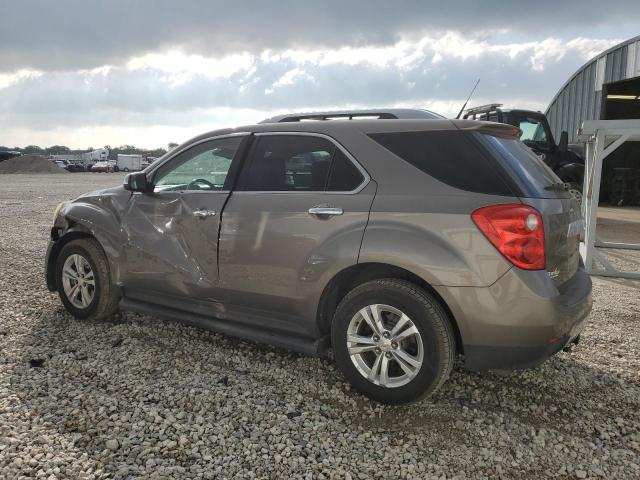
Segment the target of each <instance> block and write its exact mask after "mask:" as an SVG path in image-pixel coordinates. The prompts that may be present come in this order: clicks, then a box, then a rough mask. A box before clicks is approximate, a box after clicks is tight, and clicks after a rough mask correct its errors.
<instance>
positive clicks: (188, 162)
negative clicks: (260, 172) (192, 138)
mask: <svg viewBox="0 0 640 480" xmlns="http://www.w3.org/2000/svg"><path fill="white" fill-rule="evenodd" d="M242 140H243V138H242V137H229V138H220V139H217V140H211V141H210V142H205V143H202V144H200V145H196V146H194V147H192V148H190V149H188V150H186V151H185V152H182V153H180V154H179V155H178V156H177V157H175V158H174V159H172V160H171V161H170V162H169V163H168V164H167V165H165V166H163V167H161V168H160V169H159V171H158V174H157V175H156V177H155V181H154V184H155V187H154V191H155V192H162V191H176V190H223V189H225V184H226V180H227V174H228V173H229V169H230V168H231V162H232V160H233V157H234V156H235V154H236V152H237V151H238V148H239V147H240V143H241V142H242Z"/></svg>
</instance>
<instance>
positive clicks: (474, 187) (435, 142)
mask: <svg viewBox="0 0 640 480" xmlns="http://www.w3.org/2000/svg"><path fill="white" fill-rule="evenodd" d="M369 136H370V137H371V138H372V139H373V140H375V141H376V142H378V143H379V144H380V145H382V146H383V147H384V148H386V149H387V150H389V151H390V152H391V153H394V154H395V155H397V156H398V157H400V158H401V159H402V160H404V161H405V162H407V163H409V164H411V165H413V166H414V167H416V168H417V169H418V170H421V171H422V172H424V173H426V174H428V175H430V176H432V177H433V178H435V179H437V180H439V181H441V182H443V183H446V184H448V185H451V186H452V187H455V188H459V189H462V190H467V191H471V192H478V193H486V194H491V195H511V194H512V193H511V191H510V189H509V187H508V186H507V185H506V184H505V182H504V180H503V179H502V178H501V175H499V174H498V172H497V169H496V166H495V165H494V164H495V162H490V161H489V160H488V159H487V158H486V157H485V156H484V155H483V154H482V152H481V151H480V149H479V148H478V147H477V146H476V145H475V144H474V142H473V141H472V140H471V138H469V135H467V134H465V132H459V131H449V130H446V131H426V132H397V133H376V134H371V135H369ZM492 163H493V164H492Z"/></svg>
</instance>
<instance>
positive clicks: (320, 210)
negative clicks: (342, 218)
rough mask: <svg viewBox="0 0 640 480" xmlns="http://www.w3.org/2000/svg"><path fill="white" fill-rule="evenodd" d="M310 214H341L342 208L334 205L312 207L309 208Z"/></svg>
mask: <svg viewBox="0 0 640 480" xmlns="http://www.w3.org/2000/svg"><path fill="white" fill-rule="evenodd" d="M309 213H310V214H311V215H319V216H322V215H342V214H343V213H344V210H342V209H341V208H336V207H312V208H310V209H309Z"/></svg>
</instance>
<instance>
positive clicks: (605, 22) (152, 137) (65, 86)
mask: <svg viewBox="0 0 640 480" xmlns="http://www.w3.org/2000/svg"><path fill="white" fill-rule="evenodd" d="M637 2H638V0H629V1H626V0H622V1H617V0H610V1H607V2H602V0H599V1H594V0H576V1H569V0H563V1H558V0H554V1H548V0H533V1H531V0H529V1H526V2H524V1H518V0H485V1H480V0H453V1H448V2H447V1H442V0H440V1H437V2H431V1H404V0H393V1H392V0H385V1H372V0H369V1H367V0H336V1H334V0H315V1H302V0H298V1H293V0H281V1H275V0H274V1H270V2H269V1H241V0H235V1H212V0H210V1H204V0H203V1H190V0H180V1H178V0H176V1H168V0H109V1H106V0H105V1H90V0H56V1H55V2H54V1H31V0H21V1H16V0H0V145H9V146H25V145H28V144H36V145H40V146H49V145H53V144H66V145H69V146H71V147H74V148H86V147H89V146H93V147H98V146H103V145H105V144H110V145H120V144H124V143H129V144H134V145H137V146H141V147H149V148H151V147H159V146H166V144H167V142H170V141H175V142H182V141H185V140H187V139H188V138H190V137H191V136H193V135H196V134H198V133H201V132H203V131H207V130H211V129H214V128H217V127H224V126H233V125H242V124H247V123H254V122H257V121H259V120H261V119H263V118H265V117H267V116H271V115H274V114H276V113H279V112H285V111H308V110H312V109H331V108H345V107H379V106H409V107H420V108H427V109H431V110H434V111H437V112H439V113H441V114H443V115H448V116H451V115H455V113H457V110H458V109H459V108H460V106H461V105H462V103H463V102H464V98H465V97H466V95H467V94H468V92H469V90H470V89H471V87H472V85H473V83H474V82H475V80H476V78H478V77H480V78H481V82H480V85H479V87H478V90H477V92H476V95H475V97H474V99H473V100H472V104H476V105H477V104H480V103H487V102H490V101H500V102H503V103H505V104H506V105H508V106H520V107H525V108H534V109H540V110H544V109H545V108H546V106H547V104H548V102H549V101H550V100H551V98H552V97H553V95H554V94H555V93H556V92H557V90H558V89H559V88H560V86H561V85H562V84H563V83H564V81H566V80H567V79H568V77H569V76H570V75H571V74H572V73H573V72H574V71H575V70H576V69H578V68H579V67H580V66H581V65H582V64H583V63H584V62H586V61H587V60H588V59H589V58H591V57H592V56H594V55H595V54H597V53H599V52H601V51H603V50H605V49H606V48H609V47H610V46H613V45H615V44H616V43H619V42H620V41H623V40H626V39H628V38H630V37H632V36H635V35H638V34H640V9H638V3H637Z"/></svg>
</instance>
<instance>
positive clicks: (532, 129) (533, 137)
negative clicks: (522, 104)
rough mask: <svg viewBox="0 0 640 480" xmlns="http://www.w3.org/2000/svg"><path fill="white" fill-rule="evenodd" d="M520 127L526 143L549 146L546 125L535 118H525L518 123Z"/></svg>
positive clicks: (521, 138) (521, 136) (522, 138)
mask: <svg viewBox="0 0 640 480" xmlns="http://www.w3.org/2000/svg"><path fill="white" fill-rule="evenodd" d="M518 127H520V130H522V135H520V140H522V141H523V142H524V143H525V144H533V145H534V146H539V147H543V148H547V147H548V146H549V140H548V139H547V132H545V130H544V125H543V124H542V123H541V122H539V121H538V120H536V119H535V118H524V119H522V120H520V122H519V123H518Z"/></svg>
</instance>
